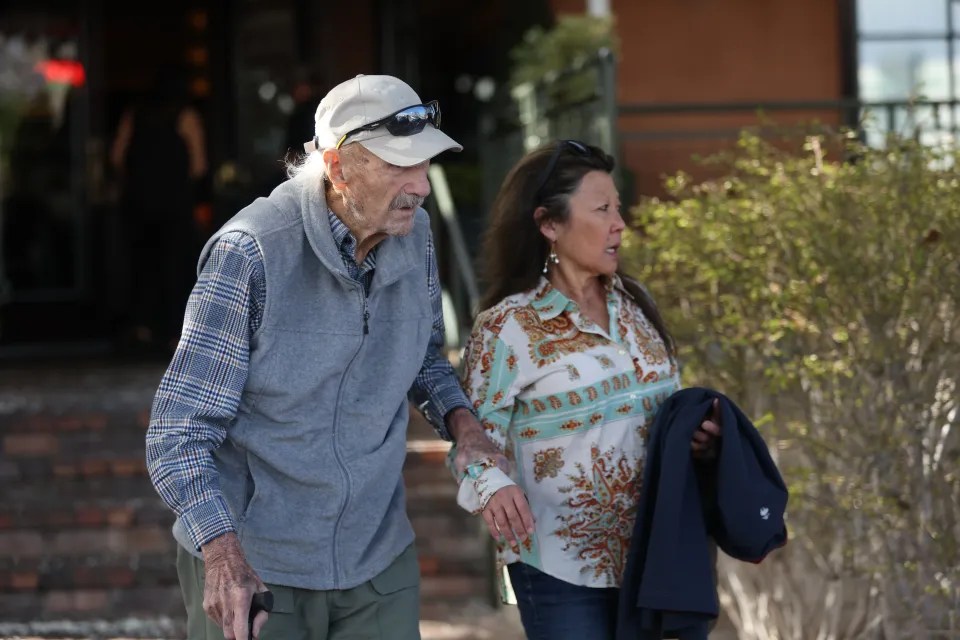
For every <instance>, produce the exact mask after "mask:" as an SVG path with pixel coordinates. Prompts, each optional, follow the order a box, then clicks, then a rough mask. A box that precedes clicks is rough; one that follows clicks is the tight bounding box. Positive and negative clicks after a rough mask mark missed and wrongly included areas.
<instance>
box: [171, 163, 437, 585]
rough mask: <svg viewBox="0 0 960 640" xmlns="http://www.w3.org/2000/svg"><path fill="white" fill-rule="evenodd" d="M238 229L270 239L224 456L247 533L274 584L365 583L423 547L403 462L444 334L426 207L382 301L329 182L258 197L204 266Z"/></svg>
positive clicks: (378, 279)
mask: <svg viewBox="0 0 960 640" xmlns="http://www.w3.org/2000/svg"><path fill="white" fill-rule="evenodd" d="M228 231H242V232H244V233H247V234H249V235H250V236H252V237H253V238H254V239H255V240H256V241H257V243H258V245H259V246H260V249H261V250H262V252H263V258H264V271H265V276H266V304H265V306H264V310H263V322H262V324H261V326H260V328H259V329H258V330H257V332H256V333H255V334H254V335H253V336H252V339H251V345H250V372H249V376H248V379H247V383H246V386H245V388H244V391H243V396H242V398H241V400H240V407H239V410H238V411H237V416H236V418H235V419H234V420H233V422H232V424H231V425H230V427H229V429H228V431H227V439H226V441H225V442H224V443H223V445H222V446H220V447H219V448H217V449H216V450H214V452H213V456H214V458H215V460H216V464H217V469H218V471H219V480H220V487H221V489H222V491H223V494H224V496H225V498H226V501H227V503H228V504H229V506H230V509H231V511H232V512H233V517H234V518H235V522H236V524H237V535H238V536H239V538H240V541H241V544H242V546H243V549H244V552H245V553H246V556H247V559H248V561H249V562H250V564H251V566H252V567H253V568H254V569H255V570H256V571H257V573H258V574H259V575H260V577H261V578H262V579H263V580H264V582H269V583H274V584H279V585H284V586H290V587H299V588H305V589H349V588H351V587H355V586H357V585H359V584H361V583H363V582H366V581H367V580H369V579H371V578H372V577H374V576H376V575H377V574H379V573H381V572H382V571H383V570H384V569H386V568H387V567H388V566H389V565H390V563H391V562H392V561H393V560H394V559H395V558H396V557H397V556H398V555H400V553H401V552H402V551H403V550H404V549H405V548H406V547H407V546H409V545H410V544H411V542H412V541H413V529H412V527H411V526H410V522H409V520H408V519H407V515H406V511H405V505H404V488H403V479H402V476H401V470H402V467H403V462H404V457H405V455H406V434H407V415H408V409H407V392H408V391H409V389H410V387H411V385H412V384H413V381H414V378H415V377H416V375H417V373H418V372H419V370H420V367H421V364H422V363H423V359H424V356H425V354H426V350H427V343H428V340H429V337H430V331H431V307H430V299H429V295H428V292H427V274H426V269H425V263H426V246H427V239H428V236H429V233H430V227H429V220H428V217H427V214H426V212H425V211H423V210H422V209H421V210H419V211H417V214H416V218H415V223H414V228H413V231H412V233H411V234H410V235H408V236H405V237H388V238H387V239H386V240H384V241H383V242H382V243H381V244H380V245H379V246H378V249H377V267H376V271H375V272H374V277H373V282H372V284H371V288H370V294H369V297H367V296H365V295H364V291H363V287H362V285H360V283H358V282H356V281H354V280H352V279H351V278H350V276H349V275H348V274H347V272H346V270H345V268H344V265H343V260H342V259H341V257H340V253H339V251H338V249H337V247H336V245H335V243H334V240H333V234H332V232H331V230H330V223H329V221H328V219H327V206H326V203H325V202H324V198H323V197H322V195H321V193H320V192H319V190H315V189H311V188H304V187H303V186H301V184H300V183H299V182H297V181H292V180H291V181H287V182H285V183H284V184H282V185H281V186H279V187H277V189H275V190H274V191H273V193H272V194H270V196H269V197H267V198H258V199H257V200H256V201H255V202H253V203H252V204H251V205H250V206H248V207H246V208H245V209H243V210H242V211H240V213H238V214H237V215H236V216H235V217H234V218H233V219H231V220H230V221H229V222H227V224H226V225H225V226H224V227H223V228H222V229H220V231H218V232H217V233H216V234H215V235H214V236H213V238H211V239H210V241H209V242H207V245H206V247H205V248H204V250H203V253H202V255H201V258H200V264H201V266H202V265H203V264H204V262H205V260H206V258H207V256H208V255H209V251H210V249H211V248H212V246H213V244H214V243H215V242H216V240H217V238H218V237H219V236H220V234H222V233H226V232H228ZM178 525H179V523H178ZM177 529H180V530H179V532H178V531H177ZM175 533H178V535H177V538H178V540H180V541H181V544H183V542H184V541H188V540H189V539H188V538H187V536H186V535H184V534H185V531H183V530H182V527H179V526H175ZM185 546H186V547H187V548H190V547H191V545H190V544H189V542H187V544H186V545H185Z"/></svg>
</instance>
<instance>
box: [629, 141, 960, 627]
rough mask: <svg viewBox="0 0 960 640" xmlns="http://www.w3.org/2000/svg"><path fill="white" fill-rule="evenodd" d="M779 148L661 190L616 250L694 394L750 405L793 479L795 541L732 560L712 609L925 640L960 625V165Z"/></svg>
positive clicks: (896, 147) (814, 146) (931, 157)
mask: <svg viewBox="0 0 960 640" xmlns="http://www.w3.org/2000/svg"><path fill="white" fill-rule="evenodd" d="M788 147H789V145H787V144H780V143H778V144H772V143H771V142H769V141H765V140H763V139H760V138H758V137H756V136H753V135H750V134H744V135H743V136H742V138H741V139H740V141H739V144H738V146H737V149H736V151H735V152H733V153H731V154H728V155H725V156H719V157H716V158H714V159H713V162H714V164H715V165H716V166H717V167H719V168H720V169H721V170H722V173H723V177H720V178H717V179H712V180H709V181H707V182H702V183H696V182H695V181H693V180H692V179H691V178H690V176H689V175H685V174H680V175H676V176H674V177H671V178H669V179H668V180H667V187H668V191H669V193H670V199H669V200H657V199H649V200H646V201H644V202H642V203H641V204H640V205H639V206H638V207H637V208H636V209H635V210H634V212H633V214H634V220H633V221H634V229H635V232H634V233H632V234H630V235H629V237H628V238H627V240H626V242H625V245H624V250H623V251H624V255H625V260H626V262H627V265H628V268H630V269H631V270H632V271H633V273H635V274H636V275H638V276H639V277H640V278H641V279H642V280H643V281H644V282H645V283H646V284H647V285H648V286H649V288H650V289H651V290H652V292H653V293H654V295H655V296H656V298H657V300H658V303H659V305H660V307H661V309H662V311H663V312H664V314H665V316H666V318H667V320H668V322H669V324H670V325H671V328H672V330H673V331H674V333H675V335H676V338H677V340H678V343H679V344H680V345H681V347H682V351H681V353H682V361H683V364H684V378H685V380H684V382H685V384H687V385H691V384H703V385H707V386H712V387H714V388H718V389H720V390H723V391H726V392H727V393H729V394H730V395H731V397H733V398H734V399H736V400H737V401H738V402H739V403H742V406H744V407H745V408H746V410H747V411H748V413H752V414H753V416H754V418H755V419H757V421H758V423H759V425H760V426H761V430H762V431H763V432H764V433H765V436H766V437H767V440H768V442H769V443H771V445H772V447H771V448H772V449H774V450H775V453H776V455H777V456H778V457H779V462H780V465H781V469H782V471H783V473H784V477H785V478H786V479H787V481H788V484H789V485H790V489H791V502H790V505H789V514H788V515H789V527H790V529H791V536H792V538H793V541H792V543H791V544H790V545H788V547H787V549H785V550H784V551H783V552H778V553H777V554H774V556H772V557H771V558H768V559H767V560H766V561H765V562H764V563H763V565H761V566H760V567H751V566H745V565H737V564H735V563H732V562H731V563H726V564H725V567H726V569H727V571H726V573H727V577H726V578H725V579H724V581H723V583H722V596H723V601H724V603H725V607H726V609H727V611H728V613H730V614H731V617H732V618H733V619H734V621H735V622H737V623H738V625H739V626H740V630H741V637H742V638H782V639H786V638H796V639H797V640H806V639H808V638H815V637H822V638H828V637H829V638H855V637H883V638H900V637H910V638H921V637H933V635H934V630H935V629H940V630H946V629H957V628H958V626H960V619H955V618H954V617H953V616H954V615H956V614H955V613H951V612H956V611H957V610H958V609H960V606H958V605H960V543H958V540H960V520H958V518H960V513H958V509H957V505H958V504H960V466H958V464H957V463H958V459H960V436H958V421H960V415H958V398H960V392H958V383H960V315H958V298H960V151H958V150H957V149H953V148H930V147H924V146H922V145H919V144H917V143H914V142H912V141H910V140H903V139H891V140H890V141H889V142H888V145H887V148H885V149H874V148H866V147H864V146H862V145H860V144H859V143H858V141H857V140H856V138H855V137H854V136H852V135H850V134H845V135H837V136H832V135H831V136H815V137H807V138H805V139H804V141H803V143H802V145H795V147H794V150H793V151H788V150H785V149H787V148H788ZM828 149H829V150H830V151H832V152H833V153H828V151H827V150H828ZM833 155H836V159H833ZM841 160H847V161H841Z"/></svg>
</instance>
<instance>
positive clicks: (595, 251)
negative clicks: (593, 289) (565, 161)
mask: <svg viewBox="0 0 960 640" xmlns="http://www.w3.org/2000/svg"><path fill="white" fill-rule="evenodd" d="M625 226H626V225H625V224H624V222H623V218H622V217H621V216H620V196H619V194H618V193H617V187H616V186H615V185H614V184H613V178H612V177H611V176H610V174H609V173H607V172H605V171H591V172H590V173H587V174H586V175H584V176H583V179H582V180H581V181H580V186H579V187H578V188H577V190H576V191H574V192H573V194H572V195H571V196H570V217H569V218H568V219H567V221H566V222H563V223H559V222H545V223H543V224H542V225H541V227H540V229H541V232H542V233H543V234H544V235H545V236H546V237H547V239H548V240H556V244H554V250H555V251H556V252H557V256H558V257H559V259H560V264H561V265H565V267H566V268H573V269H575V270H576V271H579V272H581V273H582V274H583V275H587V276H612V275H613V274H614V273H616V271H617V266H618V265H619V262H620V259H619V256H618V255H617V253H618V251H619V249H620V236H621V233H622V232H623V229H624V227H625ZM562 268H563V267H562ZM566 268H564V270H565V271H566Z"/></svg>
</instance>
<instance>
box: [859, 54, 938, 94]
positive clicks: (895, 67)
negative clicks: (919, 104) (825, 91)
mask: <svg viewBox="0 0 960 640" xmlns="http://www.w3.org/2000/svg"><path fill="white" fill-rule="evenodd" d="M950 67H951V65H950V64H949V62H948V57H947V42H946V40H942V41H936V40H908V41H870V40H861V42H860V69H859V83H860V97H861V99H863V100H866V101H876V100H908V99H910V98H925V99H928V100H948V99H950V97H951V96H950V71H951V70H950Z"/></svg>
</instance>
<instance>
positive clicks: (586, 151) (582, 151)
mask: <svg viewBox="0 0 960 640" xmlns="http://www.w3.org/2000/svg"><path fill="white" fill-rule="evenodd" d="M564 149H569V150H570V151H571V152H573V153H575V154H577V155H578V156H582V157H587V156H590V155H592V154H593V152H592V151H591V150H590V147H588V146H587V145H585V144H583V143H582V142H578V141H576V140H560V141H559V142H557V148H556V149H554V150H553V153H552V154H551V155H550V161H549V162H547V166H546V167H544V169H543V171H542V172H541V173H540V178H539V179H538V180H537V190H536V191H534V195H535V196H536V200H537V202H540V200H541V197H540V192H541V191H543V188H544V187H545V186H547V180H549V179H550V175H551V174H553V170H554V169H556V167H557V161H558V160H560V154H561V153H562V152H563V150H564Z"/></svg>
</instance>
